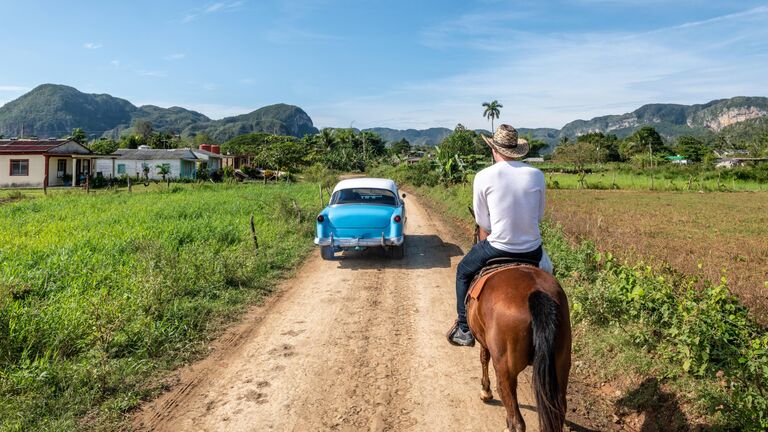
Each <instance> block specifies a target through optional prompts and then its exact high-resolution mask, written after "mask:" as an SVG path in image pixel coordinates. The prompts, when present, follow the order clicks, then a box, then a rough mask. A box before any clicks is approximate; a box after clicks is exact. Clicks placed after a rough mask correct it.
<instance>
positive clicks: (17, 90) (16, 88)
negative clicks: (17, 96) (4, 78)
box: [0, 85, 31, 93]
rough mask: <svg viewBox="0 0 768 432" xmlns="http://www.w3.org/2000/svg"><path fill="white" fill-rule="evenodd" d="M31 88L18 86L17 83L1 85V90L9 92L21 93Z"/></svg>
mask: <svg viewBox="0 0 768 432" xmlns="http://www.w3.org/2000/svg"><path fill="white" fill-rule="evenodd" d="M30 90H31V89H30V88H29V87H24V86H17V85H0V92H8V93H21V92H28V91H30Z"/></svg>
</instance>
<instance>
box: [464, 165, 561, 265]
mask: <svg viewBox="0 0 768 432" xmlns="http://www.w3.org/2000/svg"><path fill="white" fill-rule="evenodd" d="M472 196H473V200H472V201H473V207H474V208H475V220H476V222H477V224H478V225H479V226H480V227H481V228H482V229H484V230H485V231H488V232H489V233H490V235H489V236H488V242H489V243H490V244H491V246H493V247H495V248H496V249H500V250H503V251H507V252H512V253H522V252H530V251H532V250H534V249H536V248H537V247H539V246H540V245H541V232H540V231H539V222H541V219H542V218H543V217H544V204H545V200H546V183H545V181H544V173H542V172H541V171H539V170H538V169H536V168H534V167H532V166H530V165H527V164H524V163H522V162H515V161H509V162H497V163H495V164H494V165H492V166H490V167H488V168H486V169H484V170H482V171H480V172H479V173H477V175H476V176H475V182H474V185H473V193H472Z"/></svg>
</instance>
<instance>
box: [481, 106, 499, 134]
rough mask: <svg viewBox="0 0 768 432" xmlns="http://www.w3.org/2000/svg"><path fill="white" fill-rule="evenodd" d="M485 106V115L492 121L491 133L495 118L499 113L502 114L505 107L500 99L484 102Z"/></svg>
mask: <svg viewBox="0 0 768 432" xmlns="http://www.w3.org/2000/svg"><path fill="white" fill-rule="evenodd" d="M483 106H484V107H485V111H483V117H485V118H487V119H488V120H490V121H491V134H493V130H494V129H493V119H497V118H499V115H501V108H504V105H502V104H500V103H499V101H497V100H494V101H493V102H483Z"/></svg>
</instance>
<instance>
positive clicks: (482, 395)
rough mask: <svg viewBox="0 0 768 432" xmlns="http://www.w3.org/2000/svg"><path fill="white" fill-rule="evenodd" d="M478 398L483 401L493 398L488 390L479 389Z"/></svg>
mask: <svg viewBox="0 0 768 432" xmlns="http://www.w3.org/2000/svg"><path fill="white" fill-rule="evenodd" d="M480 400H481V401H483V402H490V401H492V400H493V393H491V392H490V391H485V390H480Z"/></svg>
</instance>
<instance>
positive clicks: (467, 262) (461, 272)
mask: <svg viewBox="0 0 768 432" xmlns="http://www.w3.org/2000/svg"><path fill="white" fill-rule="evenodd" d="M541 254H542V252H541V246H539V247H538V248H536V249H534V250H532V251H530V252H524V253H512V252H506V251H503V250H499V249H496V248H495V247H493V246H491V244H490V243H488V241H487V240H483V241H481V242H479V243H477V244H476V245H474V246H472V249H470V250H469V252H468V253H467V254H466V255H464V258H462V259H461V262H460V263H459V266H458V268H456V312H457V313H458V315H459V326H460V327H461V329H462V330H463V331H467V330H469V326H468V325H467V306H466V304H465V303H464V299H465V298H466V297H467V292H468V291H469V285H470V284H471V283H472V279H474V278H475V275H476V274H477V273H478V272H480V270H482V269H483V267H485V263H486V262H488V260H490V259H492V258H502V257H510V258H517V259H520V261H521V262H528V263H531V264H534V265H537V266H538V265H539V261H541Z"/></svg>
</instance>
